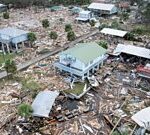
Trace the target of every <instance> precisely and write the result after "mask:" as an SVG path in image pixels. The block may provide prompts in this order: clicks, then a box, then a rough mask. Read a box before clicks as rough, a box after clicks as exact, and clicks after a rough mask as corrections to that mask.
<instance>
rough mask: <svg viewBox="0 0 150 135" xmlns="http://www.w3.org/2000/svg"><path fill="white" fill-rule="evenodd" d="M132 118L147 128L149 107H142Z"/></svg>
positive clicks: (149, 115) (149, 114)
mask: <svg viewBox="0 0 150 135" xmlns="http://www.w3.org/2000/svg"><path fill="white" fill-rule="evenodd" d="M131 118H132V120H134V121H135V122H136V123H137V124H138V125H139V126H140V127H144V128H145V129H147V127H148V126H149V124H148V123H149V122H150V107H147V108H144V109H142V110H141V111H139V112H137V113H136V114H134V115H133V116H132V117H131Z"/></svg>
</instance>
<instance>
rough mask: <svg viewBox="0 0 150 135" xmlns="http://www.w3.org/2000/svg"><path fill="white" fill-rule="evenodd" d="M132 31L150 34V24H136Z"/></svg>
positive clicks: (139, 33)
mask: <svg viewBox="0 0 150 135" xmlns="http://www.w3.org/2000/svg"><path fill="white" fill-rule="evenodd" d="M132 32H133V33H134V34H138V35H150V25H144V24H143V25H136V26H135V27H134V28H133V30H132Z"/></svg>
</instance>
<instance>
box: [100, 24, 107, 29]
mask: <svg viewBox="0 0 150 135" xmlns="http://www.w3.org/2000/svg"><path fill="white" fill-rule="evenodd" d="M103 28H109V25H108V24H105V23H102V24H101V25H100V26H99V30H102V29H103Z"/></svg>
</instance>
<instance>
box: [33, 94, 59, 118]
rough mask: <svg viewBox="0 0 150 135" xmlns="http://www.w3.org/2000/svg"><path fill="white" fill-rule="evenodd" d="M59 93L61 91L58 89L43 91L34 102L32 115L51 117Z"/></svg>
mask: <svg viewBox="0 0 150 135" xmlns="http://www.w3.org/2000/svg"><path fill="white" fill-rule="evenodd" d="M58 95H59V92H57V91H41V92H40V93H39V94H38V95H37V96H36V98H35V100H34V101H33V103H32V108H33V114H32V115H33V116H38V117H49V113H50V111H51V108H52V106H53V104H54V101H55V99H56V97H57V96H58Z"/></svg>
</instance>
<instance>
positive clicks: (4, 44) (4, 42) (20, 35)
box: [0, 27, 28, 53]
mask: <svg viewBox="0 0 150 135" xmlns="http://www.w3.org/2000/svg"><path fill="white" fill-rule="evenodd" d="M27 40H28V32H27V31H24V30H20V29H17V28H13V27H8V28H3V29H0V47H1V49H2V51H3V52H4V53H5V52H8V53H10V51H11V50H13V49H14V48H15V50H16V51H18V50H19V48H20V47H19V43H22V46H24V42H25V41H27Z"/></svg>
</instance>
